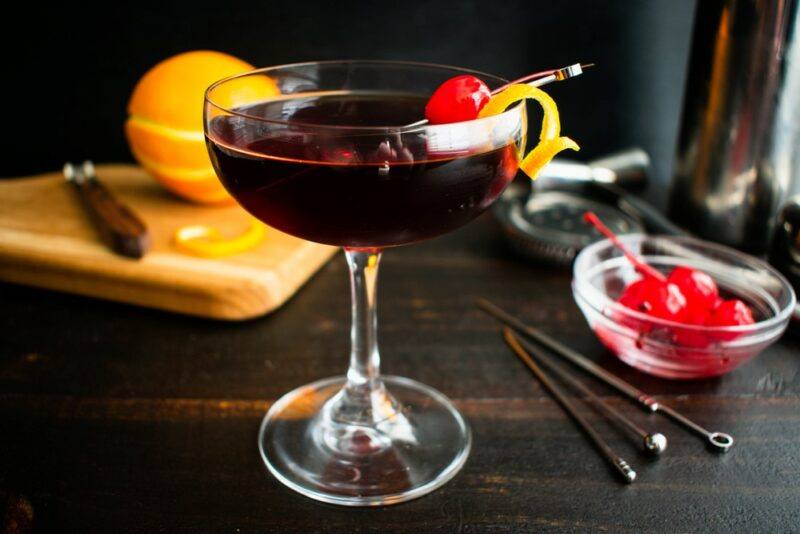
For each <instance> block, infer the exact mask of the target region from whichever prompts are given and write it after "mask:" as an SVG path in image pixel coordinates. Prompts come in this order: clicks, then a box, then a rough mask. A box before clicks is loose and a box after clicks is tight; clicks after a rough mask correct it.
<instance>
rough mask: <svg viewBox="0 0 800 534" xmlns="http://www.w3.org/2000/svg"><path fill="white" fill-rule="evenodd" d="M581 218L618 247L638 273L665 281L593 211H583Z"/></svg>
mask: <svg viewBox="0 0 800 534" xmlns="http://www.w3.org/2000/svg"><path fill="white" fill-rule="evenodd" d="M583 220H584V221H586V222H587V223H589V224H591V225H592V226H594V227H595V228H596V229H597V231H598V232H600V233H601V234H603V235H604V236H606V237H607V238H608V239H609V241H611V242H612V243H613V244H614V246H615V247H617V248H618V249H620V250H621V251H622V253H623V254H625V257H626V258H628V261H629V262H631V265H633V266H634V268H635V269H636V270H637V271H639V273H641V274H642V275H644V276H649V277H650V278H655V279H656V280H658V281H659V282H666V281H667V277H666V276H664V274H663V273H661V272H660V271H658V270H656V269H654V268H653V267H650V266H649V265H648V264H647V263H645V261H644V260H643V259H642V258H640V257H639V256H637V255H636V254H634V253H633V252H631V250H630V249H629V248H628V247H626V246H625V245H623V244H622V241H620V240H619V239H618V238H617V236H616V235H615V234H614V232H612V231H611V230H610V229H609V228H608V227H607V226H606V225H605V224H603V222H602V221H601V220H600V218H599V217H598V216H597V215H595V213H594V212H593V211H587V212H586V213H584V214H583Z"/></svg>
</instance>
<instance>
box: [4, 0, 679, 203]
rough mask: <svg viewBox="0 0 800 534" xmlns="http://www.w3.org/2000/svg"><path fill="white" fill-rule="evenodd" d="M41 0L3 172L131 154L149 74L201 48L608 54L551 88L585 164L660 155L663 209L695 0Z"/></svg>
mask: <svg viewBox="0 0 800 534" xmlns="http://www.w3.org/2000/svg"><path fill="white" fill-rule="evenodd" d="M28 4H29V5H28V6H24V7H23V8H22V9H23V12H22V13H20V14H18V15H16V16H14V17H11V16H9V17H6V19H5V24H6V26H7V29H6V30H5V31H4V32H3V34H4V35H5V36H6V37H4V38H3V39H4V40H6V41H7V42H5V43H4V46H3V49H4V50H5V51H6V53H5V54H4V63H5V65H4V71H5V72H6V73H7V74H8V73H11V74H12V75H13V76H8V77H4V78H5V80H4V83H3V84H2V87H3V89H2V92H3V95H2V96H3V102H4V103H5V104H4V107H3V114H4V116H5V118H6V123H5V124H6V128H4V129H3V130H4V132H5V133H4V137H5V139H4V142H3V146H4V148H5V151H4V152H5V158H4V162H3V163H4V164H3V165H2V169H1V170H0V175H2V176H22V175H27V174H32V173H36V172H43V171H49V170H54V169H57V168H59V167H60V166H61V165H62V164H63V163H64V161H67V160H80V159H82V158H91V159H94V160H95V161H96V162H107V161H129V160H131V156H130V154H129V152H128V150H127V146H126V144H125V139H124V136H123V130H122V125H123V121H124V119H125V107H126V104H127V100H128V97H129V95H130V93H131V90H132V89H133V86H134V84H135V83H136V81H137V79H138V78H139V77H140V76H141V75H142V74H143V73H144V72H145V71H146V70H147V69H148V68H150V67H151V66H153V65H154V64H155V63H157V62H158V61H160V60H162V59H164V58H166V57H168V56H171V55H173V54H176V53H179V52H182V51H186V50H192V49H202V48H205V49H213V50H220V51H223V52H228V53H230V54H233V55H235V56H238V57H241V58H242V59H244V60H246V61H248V62H250V63H252V64H254V65H256V66H268V65H274V64H281V63H288V62H295V61H305V60H314V59H341V58H365V59H371V58H381V59H407V60H421V61H432V62H439V63H448V64H454V65H459V66H463V67H471V68H475V69H479V70H483V71H487V72H491V73H493V74H497V75H500V76H504V77H508V78H513V77H517V76H520V75H523V74H526V73H529V72H533V71H536V70H541V69H544V68H549V67H554V66H562V65H564V64H568V63H573V62H576V61H583V62H587V61H593V62H596V63H597V65H598V67H597V68H596V69H595V70H593V71H592V72H590V73H587V74H586V75H585V76H584V77H583V78H581V79H579V80H575V81H574V82H570V83H565V84H563V85H560V86H558V87H557V88H556V87H551V92H552V94H553V95H554V96H555V97H556V99H557V100H558V102H559V106H560V108H561V110H562V117H563V119H562V121H563V125H564V131H565V133H566V134H567V135H569V136H571V137H573V138H574V139H576V140H578V141H579V143H580V144H581V146H582V147H583V150H582V151H581V153H580V154H579V155H578V156H577V157H579V158H581V159H586V158H591V157H593V156H597V155H601V154H604V153H607V152H609V151H612V150H616V149H619V148H622V147H626V146H632V145H638V146H642V147H644V148H645V149H646V150H648V152H650V154H651V155H652V157H653V159H654V163H655V172H654V178H653V182H654V184H653V186H652V187H651V188H650V190H649V191H648V193H647V196H648V198H650V199H651V200H652V201H654V202H656V203H657V204H659V205H663V199H664V196H665V195H664V192H665V190H666V188H667V186H668V179H669V172H670V171H669V169H670V166H671V161H672V154H673V147H674V140H675V133H676V128H677V121H678V117H679V110H680V100H681V94H682V92H683V83H684V71H685V64H686V56H687V50H688V46H689V36H690V30H691V22H692V16H693V6H694V2H693V1H692V0H607V1H601V0H594V1H593V0H579V1H569V2H568V1H547V2H540V1H532V0H513V1H475V0H460V1H454V0H442V1H438V2H434V1H427V2H424V1H422V2H421V1H413V0H406V1H403V2H392V1H385V0H384V1H360V2H357V1H345V0H340V1H327V2H326V1H319V0H306V1H293V2H290V1H260V2H222V1H216V2H201V1H195V2H161V3H152V4H147V3H144V2H138V1H137V2H130V3H123V2H120V3H118V4H112V3H105V4H103V3H101V4H99V5H100V7H92V8H88V7H76V6H78V5H79V4H76V3H65V4H64V5H63V6H60V7H56V8H51V7H45V5H44V4H38V3H33V2H28ZM92 4H94V3H92ZM20 29H22V30H24V32H21V33H20V32H19V30H20ZM20 36H24V37H20ZM623 125H624V126H623Z"/></svg>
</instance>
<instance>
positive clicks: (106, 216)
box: [73, 179, 150, 259]
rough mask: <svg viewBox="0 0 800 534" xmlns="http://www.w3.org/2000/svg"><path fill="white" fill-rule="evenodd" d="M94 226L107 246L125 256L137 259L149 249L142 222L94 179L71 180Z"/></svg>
mask: <svg viewBox="0 0 800 534" xmlns="http://www.w3.org/2000/svg"><path fill="white" fill-rule="evenodd" d="M73 185H74V186H75V188H76V189H77V190H78V192H79V193H80V196H81V200H82V201H83V203H84V205H85V206H86V208H87V210H88V211H89V213H90V214H91V216H92V219H93V221H94V223H95V226H96V227H97V229H98V230H99V231H100V233H101V234H102V236H103V239H105V240H106V241H107V242H108V244H109V245H110V246H111V248H112V249H113V250H114V251H115V252H117V253H118V254H121V255H123V256H127V257H129V258H137V259H138V258H141V257H142V256H144V255H145V253H147V251H148V250H149V249H150V234H149V232H148V231H147V227H146V226H145V224H144V222H143V221H142V220H141V219H140V218H139V217H137V216H136V214H135V213H133V212H132V211H131V210H130V209H128V207H127V206H125V205H124V204H122V203H121V202H119V201H118V200H117V199H116V198H114V196H113V195H112V194H111V192H110V191H109V190H108V189H106V187H105V186H104V185H103V184H102V183H101V182H100V181H98V180H97V179H88V180H83V181H81V182H73Z"/></svg>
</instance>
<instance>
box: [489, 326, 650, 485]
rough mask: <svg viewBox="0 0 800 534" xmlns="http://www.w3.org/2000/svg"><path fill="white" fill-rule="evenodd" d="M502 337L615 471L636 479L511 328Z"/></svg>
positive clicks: (630, 479)
mask: <svg viewBox="0 0 800 534" xmlns="http://www.w3.org/2000/svg"><path fill="white" fill-rule="evenodd" d="M503 338H504V339H505V340H506V343H507V344H508V346H509V347H511V350H513V351H514V353H515V354H516V355H517V356H518V357H519V359H520V360H522V361H523V362H524V363H525V365H527V366H528V369H530V370H531V372H532V373H533V374H534V375H536V378H538V379H539V382H541V383H542V385H543V386H544V387H545V389H547V391H549V392H550V394H551V395H552V396H553V398H555V400H556V401H557V402H558V403H559V404H560V405H561V406H562V407H563V408H564V410H565V411H566V412H567V414H569V415H570V417H572V418H573V419H574V420H575V422H576V423H577V424H578V426H579V427H580V428H581V430H583V431H584V432H585V433H586V435H587V436H589V439H591V440H592V443H593V444H594V446H595V447H597V449H598V450H599V451H600V452H601V453H602V454H603V457H604V458H605V459H606V461H607V462H608V463H609V464H611V466H612V467H613V468H614V469H616V470H617V472H618V473H619V474H620V475H622V478H623V480H625V482H627V483H628V484H630V483H631V482H633V481H634V480H636V471H634V470H633V469H631V466H630V465H628V462H626V461H625V460H623V459H622V458H620V457H619V456H617V454H616V453H615V452H614V451H613V449H611V447H609V446H608V443H606V442H605V440H604V439H603V438H601V437H600V434H598V433H597V431H596V430H595V429H594V428H592V426H591V425H590V424H589V423H588V421H586V419H584V418H583V416H582V415H581V414H579V413H578V411H577V410H576V409H575V407H574V406H573V405H572V403H571V402H570V401H569V399H567V398H566V397H565V396H564V394H563V393H562V392H561V390H560V389H559V388H558V387H557V386H556V385H555V384H554V383H553V382H552V381H551V380H550V378H548V376H547V375H546V374H544V372H543V371H542V370H541V369H540V368H539V366H538V365H536V362H534V361H533V358H532V357H531V355H530V354H528V353H527V352H526V351H525V349H524V348H522V345H520V344H519V340H518V339H517V337H516V336H515V335H514V334H513V333H511V329H510V328H508V327H505V328H504V329H503Z"/></svg>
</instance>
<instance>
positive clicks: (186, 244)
mask: <svg viewBox="0 0 800 534" xmlns="http://www.w3.org/2000/svg"><path fill="white" fill-rule="evenodd" d="M265 235H266V228H265V227H264V225H263V224H261V223H260V222H258V221H256V220H253V221H252V223H251V224H250V227H249V228H248V229H247V230H245V232H244V233H242V234H239V235H237V236H235V237H230V238H228V237H225V236H223V235H222V233H221V232H220V231H219V230H218V229H216V228H214V227H213V226H208V225H205V224H192V225H189V226H183V227H181V228H178V230H177V231H176V232H175V245H176V246H177V247H178V249H180V250H181V251H182V252H185V253H188V254H192V255H193V256H200V257H203V258H221V257H223V256H232V255H234V254H239V253H241V252H246V251H248V250H250V249H253V248H255V247H256V246H258V245H259V243H261V241H263V240H264V236H265Z"/></svg>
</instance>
